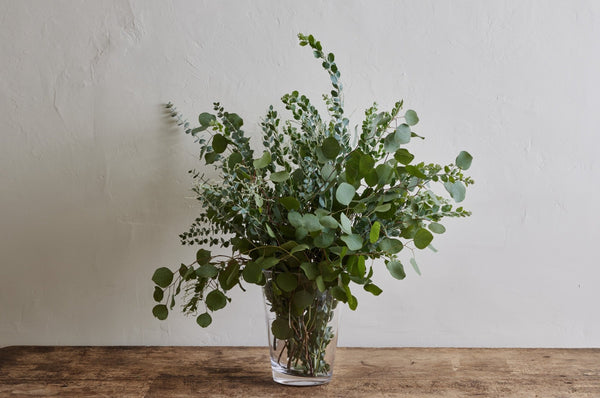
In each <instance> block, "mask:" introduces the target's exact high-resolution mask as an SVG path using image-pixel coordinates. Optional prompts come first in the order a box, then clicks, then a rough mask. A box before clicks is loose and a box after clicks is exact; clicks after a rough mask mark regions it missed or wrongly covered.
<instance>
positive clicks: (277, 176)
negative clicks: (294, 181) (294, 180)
mask: <svg viewBox="0 0 600 398" xmlns="http://www.w3.org/2000/svg"><path fill="white" fill-rule="evenodd" d="M288 178H290V173H288V172H287V171H277V172H275V173H271V181H273V182H283V181H285V180H287V179H288Z"/></svg>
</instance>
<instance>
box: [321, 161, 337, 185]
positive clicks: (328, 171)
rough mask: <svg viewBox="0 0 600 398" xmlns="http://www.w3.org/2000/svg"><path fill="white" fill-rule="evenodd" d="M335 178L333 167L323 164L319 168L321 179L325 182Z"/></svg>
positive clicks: (329, 164)
mask: <svg viewBox="0 0 600 398" xmlns="http://www.w3.org/2000/svg"><path fill="white" fill-rule="evenodd" d="M335 176H336V172H335V166H334V165H332V164H331V163H325V164H324V165H323V167H322V168H321V177H323V180H324V181H326V182H329V181H333V179H334V178H335Z"/></svg>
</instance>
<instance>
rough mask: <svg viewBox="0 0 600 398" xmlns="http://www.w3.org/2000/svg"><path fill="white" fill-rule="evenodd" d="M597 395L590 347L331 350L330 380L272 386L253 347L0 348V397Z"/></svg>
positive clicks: (595, 356) (598, 377) (599, 361)
mask: <svg viewBox="0 0 600 398" xmlns="http://www.w3.org/2000/svg"><path fill="white" fill-rule="evenodd" d="M31 396H61V397H88V396H102V397H193V396H196V397H269V396H277V397H414V398H418V397H449V398H452V397H541V398H547V397H595V398H596V397H600V349H480V348H338V351H337V358H336V363H335V366H334V376H333V381H332V382H331V383H330V384H328V385H325V386H318V387H288V386H281V385H279V384H276V383H274V382H273V381H272V378H271V369H270V363H269V358H268V354H267V348H263V347H38V346H19V347H5V348H1V349H0V397H31Z"/></svg>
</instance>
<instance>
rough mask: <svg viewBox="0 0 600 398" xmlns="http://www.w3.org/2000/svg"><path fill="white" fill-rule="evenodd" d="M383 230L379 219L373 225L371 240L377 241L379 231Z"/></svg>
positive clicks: (372, 241) (370, 234)
mask: <svg viewBox="0 0 600 398" xmlns="http://www.w3.org/2000/svg"><path fill="white" fill-rule="evenodd" d="M380 230H381V224H380V223H379V221H375V222H374V223H373V225H372V226H371V232H370V233H369V242H371V243H375V242H377V240H378V239H379V231H380Z"/></svg>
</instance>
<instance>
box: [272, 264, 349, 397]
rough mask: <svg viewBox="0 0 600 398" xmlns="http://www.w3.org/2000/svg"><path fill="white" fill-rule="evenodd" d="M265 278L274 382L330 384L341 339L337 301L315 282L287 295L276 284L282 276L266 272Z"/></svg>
mask: <svg viewBox="0 0 600 398" xmlns="http://www.w3.org/2000/svg"><path fill="white" fill-rule="evenodd" d="M288 274H289V273H288ZM264 276H265V285H264V286H263V295H264V299H265V313H266V320H267V333H268V338H269V351H270V354H271V369H272V370H273V380H274V381H275V382H277V383H280V384H286V385H293V386H316V385H320V384H326V383H329V381H331V376H332V375H333V361H334V359H335V348H336V346H337V337H338V318H339V314H338V313H339V310H338V308H337V307H338V305H337V304H338V303H337V300H335V299H334V298H333V297H332V296H331V293H330V292H329V291H326V292H321V291H319V290H318V289H317V287H316V284H314V282H312V281H307V282H308V283H307V284H306V286H300V285H299V286H298V287H297V288H296V289H294V290H293V291H291V292H286V291H284V290H282V289H281V288H280V287H279V286H278V284H277V281H278V279H277V277H278V276H279V274H277V273H274V272H271V271H265V272H264ZM299 279H300V280H302V279H304V280H305V281H306V279H305V278H302V277H300V278H299ZM280 282H281V281H280Z"/></svg>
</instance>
